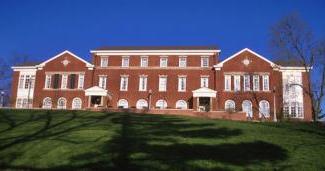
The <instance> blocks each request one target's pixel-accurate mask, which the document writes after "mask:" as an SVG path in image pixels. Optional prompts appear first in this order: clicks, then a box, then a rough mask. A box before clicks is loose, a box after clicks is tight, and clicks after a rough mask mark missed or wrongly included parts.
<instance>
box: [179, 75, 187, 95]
mask: <svg viewBox="0 0 325 171" xmlns="http://www.w3.org/2000/svg"><path fill="white" fill-rule="evenodd" d="M185 91H186V76H178V92H185Z"/></svg>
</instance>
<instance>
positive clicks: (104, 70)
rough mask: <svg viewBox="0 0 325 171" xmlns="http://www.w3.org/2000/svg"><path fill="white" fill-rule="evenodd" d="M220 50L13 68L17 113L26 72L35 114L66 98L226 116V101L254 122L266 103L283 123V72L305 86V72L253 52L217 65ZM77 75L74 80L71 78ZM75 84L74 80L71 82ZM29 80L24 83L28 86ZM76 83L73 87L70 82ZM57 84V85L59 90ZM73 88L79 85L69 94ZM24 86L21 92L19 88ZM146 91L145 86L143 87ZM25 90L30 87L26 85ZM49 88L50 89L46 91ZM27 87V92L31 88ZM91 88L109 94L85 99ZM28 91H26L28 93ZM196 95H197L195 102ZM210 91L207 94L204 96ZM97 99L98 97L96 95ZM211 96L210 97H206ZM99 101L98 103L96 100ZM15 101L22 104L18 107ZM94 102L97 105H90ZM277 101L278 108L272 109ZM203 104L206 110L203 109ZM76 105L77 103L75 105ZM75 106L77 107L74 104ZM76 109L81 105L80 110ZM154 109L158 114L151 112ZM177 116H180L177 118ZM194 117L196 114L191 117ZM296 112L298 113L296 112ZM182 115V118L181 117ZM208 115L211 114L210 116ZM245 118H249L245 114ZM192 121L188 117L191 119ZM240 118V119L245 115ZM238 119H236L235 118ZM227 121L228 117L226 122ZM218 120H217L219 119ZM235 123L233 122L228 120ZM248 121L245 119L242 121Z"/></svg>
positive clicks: (72, 58) (114, 55) (113, 53)
mask: <svg viewBox="0 0 325 171" xmlns="http://www.w3.org/2000/svg"><path fill="white" fill-rule="evenodd" d="M219 52H220V50H218V49H216V48H212V49H211V48H202V49H191V48H187V49H177V48H176V47H175V49H149V50H146V49H141V50H137V49H124V50H123V49H122V50H121V49H100V50H95V51H92V55H93V56H92V57H93V59H92V61H93V62H92V64H90V63H88V62H86V61H84V60H83V59H81V58H79V57H77V56H76V55H74V54H72V53H71V52H68V51H65V52H63V53H61V54H59V55H57V56H55V57H53V58H51V59H50V60H48V61H45V62H43V63H42V64H39V65H36V66H28V67H26V66H24V67H23V66H15V67H13V69H14V74H13V84H12V85H13V87H12V96H13V103H12V106H13V107H24V103H23V101H24V100H23V99H24V98H26V92H28V93H30V92H31V91H30V90H28V91H27V90H25V92H24V91H23V90H20V89H22V87H21V85H20V84H21V82H22V80H20V79H22V77H20V76H21V75H24V73H25V72H26V71H27V70H28V72H27V73H28V74H25V75H30V73H32V74H33V73H34V75H35V84H34V86H31V87H29V89H33V94H32V95H30V94H28V99H30V100H32V107H33V108H42V107H44V105H45V104H44V99H45V98H50V99H51V100H50V102H51V105H49V106H50V107H51V108H57V107H58V103H59V102H58V100H59V98H65V104H64V105H65V107H64V108H67V109H70V108H72V106H73V104H72V101H73V99H75V98H79V99H81V105H80V106H79V107H78V108H80V107H81V108H83V109H86V108H94V107H97V104H95V102H93V101H96V100H97V101H100V104H99V103H98V107H101V108H112V109H116V108H118V107H119V106H118V105H119V100H120V99H125V100H126V101H127V103H128V108H131V109H132V108H137V101H138V100H139V99H144V100H146V101H147V103H148V106H147V107H148V108H149V109H152V111H153V113H164V112H160V111H163V110H169V111H175V113H179V111H184V113H188V114H189V113H193V111H198V110H200V107H201V106H202V105H204V106H205V108H204V110H206V109H207V110H209V111H210V113H213V112H214V113H215V112H223V113H225V103H226V101H227V100H232V101H234V102H235V111H243V107H242V103H243V101H244V100H246V101H247V100H248V101H250V102H251V104H252V113H253V115H252V118H251V119H260V118H261V117H260V113H261V112H260V110H261V109H260V106H259V104H260V102H261V101H263V100H264V101H267V102H268V106H269V109H268V110H269V111H268V116H267V117H266V118H265V119H268V120H273V116H274V107H275V109H276V113H277V118H279V117H280V116H282V115H281V113H282V111H283V104H284V103H283V102H284V100H283V82H282V81H283V76H282V72H283V70H285V71H286V70H290V72H301V73H302V83H303V86H306V84H305V83H306V81H307V80H308V79H307V78H306V73H305V72H304V71H301V68H299V67H295V68H286V67H283V66H278V65H275V64H274V63H272V62H271V61H269V60H267V59H265V58H264V57H262V56H260V55H258V54H256V53H255V52H253V51H251V50H249V49H244V50H242V51H240V52H239V53H237V54H235V55H234V56H232V57H229V58H227V59H226V60H224V61H221V62H219V59H218V57H219V56H218V55H219ZM102 57H103V58H107V60H108V65H107V66H101V58H102ZM122 58H128V66H127V67H122V66H121V65H122ZM141 58H147V59H148V66H147V67H141V66H140V63H141ZM161 58H167V59H168V62H167V67H160V59H161ZM180 58H186V67H180V66H179V60H180ZM203 58H208V62H207V66H205V67H203V66H202V60H203ZM56 74H59V77H57V78H59V79H57V80H56V81H55V80H54V79H55V78H54V77H55V75H56ZM47 75H48V76H49V75H51V78H50V79H49V80H51V81H50V82H51V84H50V85H46V84H48V83H46V82H47V79H46V78H47ZM63 75H67V77H66V78H67V79H66V83H65V84H66V87H67V88H64V89H62V84H64V83H62V82H63V80H64V79H63V78H62V77H63ZM72 75H73V76H72ZM82 75H83V76H84V79H83V82H84V84H83V86H82V88H80V87H79V82H81V80H80V79H82V78H80V79H79V77H82ZM225 75H229V76H230V77H231V90H230V91H227V90H225ZM244 75H249V82H250V83H249V86H250V90H249V91H245V90H244V82H245V81H244ZM254 75H259V77H258V78H259V88H260V90H259V91H253V85H254V81H253V76H254ZM264 75H267V76H268V82H267V83H268V90H267V91H263V90H262V89H263V88H262V87H263V86H264V83H263V81H264ZM122 76H123V77H127V78H128V81H127V84H128V86H127V90H126V91H121V90H120V88H121V77H122ZM140 76H145V77H146V79H147V84H146V90H145V91H139V86H140V83H139V78H140ZM160 76H164V77H166V78H167V90H166V91H159V77H160ZM235 76H238V77H239V78H240V84H239V85H240V90H238V91H234V90H235V87H234V85H235V80H234V78H235ZM99 77H105V78H106V87H104V88H105V89H101V88H99V87H97V86H99V82H100V80H99ZM179 77H185V78H186V81H185V82H186V83H185V84H186V85H185V87H186V88H185V91H184V92H180V91H179V90H178V88H179V87H178V86H179V81H178V78H179ZM201 77H204V78H208V86H206V87H207V88H205V89H204V88H203V89H200V88H201ZM72 78H73V79H72ZM26 80H27V78H26V77H25V80H24V83H26ZM71 80H72V81H71ZM54 84H58V85H59V87H58V88H53V87H55V86H54ZM70 84H73V85H74V84H75V86H74V87H73V86H72V87H73V88H72V89H71V88H70ZM19 85H20V86H19ZM141 85H142V84H141ZM26 86H27V85H26ZM46 86H49V87H46ZM27 87H28V86H27ZM90 88H94V91H97V92H98V93H105V94H107V95H94V94H92V95H89V94H88V95H87V93H90V94H91V93H93V92H91V90H90ZM25 89H26V87H25ZM194 90H196V91H198V93H197V94H196V95H195V97H194V92H193V91H194ZM205 91H208V92H205ZM95 93H96V92H95ZM205 95H207V96H205ZM95 96H98V98H99V97H100V99H93V97H95ZM17 99H20V100H19V101H18V100H17ZM91 99H93V100H91ZM158 100H165V101H166V102H167V106H164V107H163V108H164V109H157V108H156V102H157V101H158ZM178 100H184V101H186V103H187V109H188V110H180V109H176V102H177V101H178ZM274 101H275V103H276V104H274ZM303 101H304V103H303V109H304V112H303V117H302V118H301V119H303V120H306V121H310V120H312V117H311V103H310V99H309V98H308V96H307V95H306V94H304V95H303ZM201 103H203V104H201ZM76 104H77V103H76ZM74 105H75V104H74ZM76 106H78V105H76ZM153 109H155V110H153ZM176 111H178V112H176ZM188 111H192V112H188ZM297 111H298V109H297ZM298 112H299V111H298ZM181 113H182V112H181ZM208 113H209V112H208ZM242 113H244V114H245V112H242ZM189 115H190V114H189ZM241 115H242V114H241ZM234 116H235V115H234ZM227 117H228V116H224V118H227ZM215 118H217V117H215ZM229 118H231V117H229ZM244 118H246V117H244Z"/></svg>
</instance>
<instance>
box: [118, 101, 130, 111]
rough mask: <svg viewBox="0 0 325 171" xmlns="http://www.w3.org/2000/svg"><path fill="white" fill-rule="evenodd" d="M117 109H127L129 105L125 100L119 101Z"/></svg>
mask: <svg viewBox="0 0 325 171" xmlns="http://www.w3.org/2000/svg"><path fill="white" fill-rule="evenodd" d="M117 107H118V108H123V109H127V108H129V103H128V101H127V100H125V99H120V100H119V101H118V103H117Z"/></svg>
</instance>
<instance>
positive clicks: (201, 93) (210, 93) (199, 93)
mask: <svg viewBox="0 0 325 171" xmlns="http://www.w3.org/2000/svg"><path fill="white" fill-rule="evenodd" d="M192 93H193V97H216V96H217V91H214V90H212V89H209V88H207V87H202V88H199V89H196V90H194V91H192Z"/></svg>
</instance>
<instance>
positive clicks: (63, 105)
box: [57, 97, 67, 109]
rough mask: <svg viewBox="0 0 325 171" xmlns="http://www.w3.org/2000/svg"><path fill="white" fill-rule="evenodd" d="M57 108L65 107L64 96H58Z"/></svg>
mask: <svg viewBox="0 0 325 171" xmlns="http://www.w3.org/2000/svg"><path fill="white" fill-rule="evenodd" d="M57 108H58V109H66V108H67V100H66V99H65V98H64V97H60V98H59V100H58V105H57Z"/></svg>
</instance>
